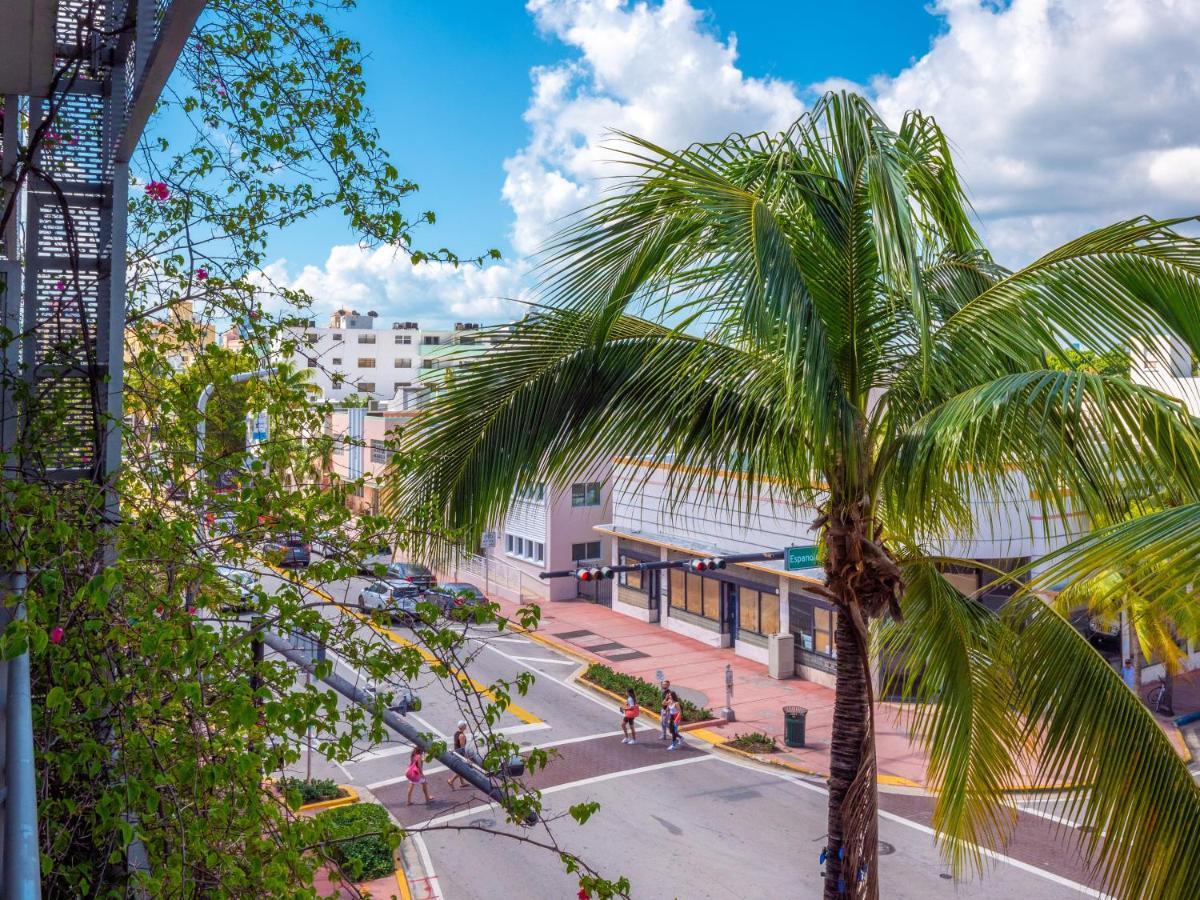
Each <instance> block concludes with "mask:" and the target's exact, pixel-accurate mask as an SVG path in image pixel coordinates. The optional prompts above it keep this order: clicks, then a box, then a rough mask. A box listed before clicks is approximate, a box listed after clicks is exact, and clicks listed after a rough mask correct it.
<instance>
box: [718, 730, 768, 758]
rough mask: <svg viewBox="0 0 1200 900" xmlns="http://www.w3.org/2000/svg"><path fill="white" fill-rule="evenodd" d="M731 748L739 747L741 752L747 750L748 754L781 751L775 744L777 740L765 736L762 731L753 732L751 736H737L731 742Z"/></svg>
mask: <svg viewBox="0 0 1200 900" xmlns="http://www.w3.org/2000/svg"><path fill="white" fill-rule="evenodd" d="M729 746H730V747H737V748H738V749H739V750H745V751H747V752H748V753H774V752H775V751H776V750H778V749H779V745H778V744H776V743H775V738H773V737H771V736H770V735H769V734H763V733H762V732H761V731H752V732H750V733H749V734H735V735H734V736H733V738H732V740H730V741H729Z"/></svg>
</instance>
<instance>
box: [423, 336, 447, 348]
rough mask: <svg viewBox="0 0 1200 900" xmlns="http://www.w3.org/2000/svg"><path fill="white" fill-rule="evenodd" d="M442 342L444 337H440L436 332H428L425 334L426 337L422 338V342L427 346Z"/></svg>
mask: <svg viewBox="0 0 1200 900" xmlns="http://www.w3.org/2000/svg"><path fill="white" fill-rule="evenodd" d="M441 342H442V339H441V338H440V337H438V336H437V335H436V334H427V335H425V337H423V338H421V343H422V344H424V345H425V346H426V347H434V346H437V345H438V344H440V343H441Z"/></svg>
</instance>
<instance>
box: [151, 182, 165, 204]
mask: <svg viewBox="0 0 1200 900" xmlns="http://www.w3.org/2000/svg"><path fill="white" fill-rule="evenodd" d="M146 196H147V197H149V198H150V199H151V200H157V201H158V202H159V203H161V202H162V201H164V200H166V199H167V198H168V197H170V196H171V189H170V188H168V187H167V185H166V182H163V181H151V182H150V183H149V184H148V185H146Z"/></svg>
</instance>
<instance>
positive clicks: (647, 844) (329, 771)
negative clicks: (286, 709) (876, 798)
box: [262, 573, 1101, 900]
mask: <svg viewBox="0 0 1200 900" xmlns="http://www.w3.org/2000/svg"><path fill="white" fill-rule="evenodd" d="M279 578H280V576H279V575H277V574H274V573H265V574H264V575H263V577H262V580H263V584H264V586H265V587H266V588H267V589H268V590H271V589H273V588H277V587H278V585H279ZM296 580H297V581H298V582H300V583H303V573H301V574H300V576H299V577H298V578H297V579H296ZM364 583H365V582H364V581H363V580H361V579H350V580H349V581H348V582H345V583H340V584H334V585H323V586H322V587H323V588H324V591H325V592H327V593H328V595H329V596H331V597H332V598H333V599H334V600H335V601H338V602H339V603H343V602H344V603H347V604H349V605H350V608H344V607H342V606H339V605H335V604H333V603H330V604H329V605H328V606H326V607H325V614H326V615H327V616H330V617H344V616H356V615H357V610H355V609H353V603H354V601H355V599H356V597H357V594H358V591H359V590H360V588H361V586H362V585H363V584H364ZM358 627H359V628H360V629H361V632H360V633H362V634H364V635H367V634H373V637H374V639H378V640H384V641H392V642H395V643H398V644H404V643H407V642H409V641H410V640H411V639H412V638H413V635H412V632H410V631H409V630H407V629H404V628H400V627H395V628H391V629H381V628H379V627H374V628H372V627H371V626H368V625H367V624H363V623H362V622H361V621H360V622H359V625H358ZM470 634H471V646H472V647H473V648H474V649H475V650H476V651H477V652H476V654H475V655H474V657H473V658H472V659H471V660H470V663H469V666H468V667H467V674H468V675H469V676H470V677H471V678H472V679H474V680H475V681H477V682H479V683H482V684H488V683H490V682H492V681H494V680H496V679H498V678H507V679H512V678H515V677H516V676H517V675H518V674H519V673H521V672H522V671H528V672H533V673H534V674H535V676H536V680H535V682H534V684H533V686H532V687H531V689H530V690H529V692H528V693H527V694H526V695H524V696H520V695H517V694H515V693H514V696H513V699H514V706H513V707H511V708H510V709H509V710H508V711H506V713H505V714H504V715H503V716H502V718H501V719H500V720H499V722H498V723H497V724H496V730H498V731H501V732H503V733H504V734H506V735H508V736H509V737H510V739H512V740H514V741H517V742H518V743H520V744H521V745H522V747H524V748H532V747H544V748H549V749H551V750H552V758H551V762H550V764H549V766H548V767H547V768H546V769H545V770H544V771H541V772H537V773H535V774H533V775H532V776H531V777H528V778H527V779H526V783H527V784H529V785H530V786H532V787H536V788H538V789H539V790H541V791H542V793H543V796H544V803H545V811H544V817H543V822H542V823H539V824H538V825H536V826H533V827H530V828H518V827H515V826H510V825H507V824H506V823H505V821H504V816H503V814H502V813H501V812H500V811H499V810H498V809H497V808H495V807H494V806H492V805H489V804H488V803H487V802H486V801H485V800H484V799H483V798H482V797H481V795H478V794H477V793H476V792H475V791H474V789H471V788H464V787H460V788H459V789H458V790H451V789H450V788H449V787H448V786H447V783H446V776H447V772H446V770H445V768H444V767H443V766H441V765H439V764H437V763H436V761H431V762H430V763H429V764H428V765H427V767H426V774H427V776H428V780H429V788H430V791H431V793H432V796H433V801H432V802H431V803H430V804H429V805H428V806H426V805H425V804H424V803H423V802H421V801H420V792H419V791H417V792H416V793H415V795H414V796H415V799H416V800H417V802H416V803H415V805H412V806H409V805H407V804H406V795H407V788H408V783H407V781H406V779H405V777H404V769H405V767H406V765H407V762H408V752H409V746H408V744H407V742H405V741H404V740H403V739H401V738H399V736H398V735H396V734H393V733H389V736H388V737H389V739H388V740H386V741H384V742H383V743H380V744H377V745H373V746H362V747H360V748H358V749H357V752H356V753H355V755H354V756H353V758H352V759H351V760H350V761H347V762H342V763H334V762H331V761H329V760H326V759H324V758H323V757H321V756H320V754H319V753H318V754H315V758H314V760H313V762H312V771H313V776H314V777H329V778H334V779H336V780H337V781H338V782H339V783H342V784H349V785H353V786H355V787H356V788H357V789H359V790H360V792H361V793H363V794H364V795H367V796H373V797H374V798H375V799H376V800H377V801H378V802H380V803H382V804H383V805H384V806H386V807H387V808H388V810H389V811H390V812H391V813H392V814H393V816H394V817H395V818H396V819H397V821H399V822H400V823H401V824H402V825H404V826H406V827H409V828H412V829H414V831H413V832H412V833H411V835H410V837H409V839H408V840H406V841H405V844H404V848H403V853H404V859H405V864H406V867H407V869H408V872H409V878H410V882H411V885H412V889H413V895H414V897H418V898H439V897H440V898H446V900H460V898H461V900H468V898H494V897H508V896H514V897H515V896H520V897H523V898H524V897H528V898H546V900H551V898H563V897H571V896H574V895H575V894H576V892H577V890H578V888H577V884H576V877H575V876H572V875H569V874H567V873H566V872H564V869H563V865H562V863H561V861H560V860H559V858H558V854H557V852H555V851H554V850H553V849H546V847H547V846H548V847H550V848H554V847H561V848H563V849H567V850H570V851H571V852H573V853H575V854H577V855H578V856H580V857H581V858H582V859H583V860H584V861H585V862H586V863H587V864H588V865H590V866H592V867H593V868H594V869H596V870H597V871H598V872H599V873H601V874H602V875H604V876H606V877H609V878H616V877H617V876H620V875H625V876H627V877H628V878H629V879H630V882H631V884H632V891H631V896H633V897H649V898H658V897H680V898H724V897H731V898H732V897H746V896H756V897H788V896H791V897H816V896H819V895H820V891H821V884H822V878H821V868H822V867H821V865H820V862H819V859H818V857H819V853H820V849H821V847H822V839H823V837H824V833H825V811H826V796H825V789H824V786H823V785H822V784H821V783H820V781H819V780H818V779H815V778H805V777H802V776H799V775H796V774H793V773H791V772H786V771H783V770H780V769H777V768H773V767H769V766H766V765H761V764H757V763H753V762H749V761H746V760H743V759H740V758H735V757H731V756H729V755H727V754H725V753H722V752H719V751H715V750H714V749H713V748H712V747H711V746H710V744H708V743H707V742H705V741H704V740H702V739H700V738H697V737H695V736H692V737H688V739H687V746H686V747H684V748H682V749H680V750H679V751H677V752H670V751H668V750H667V749H666V744H665V743H664V742H662V741H660V740H659V732H658V727H657V725H656V724H654V723H652V722H649V721H646V722H644V724H643V723H639V725H640V726H641V727H640V728H639V740H638V743H637V744H636V745H632V746H628V745H625V744H622V743H621V741H620V736H621V733H620V719H619V715H618V712H617V709H616V703H615V701H612V700H610V699H608V698H605V697H602V696H599V695H597V694H595V693H593V692H592V691H591V690H590V689H588V688H586V687H584V686H582V685H580V684H577V683H575V682H574V681H573V676H574V675H575V674H576V672H577V670H579V669H580V668H581V666H580V664H579V663H578V661H577V660H575V659H572V658H570V657H569V656H567V655H565V654H563V653H560V652H558V651H557V650H556V649H554V648H552V647H549V646H546V645H543V644H541V643H538V642H536V641H535V640H532V639H531V638H529V637H527V636H524V635H519V634H512V633H511V632H507V631H505V632H503V633H501V632H497V630H496V628H495V626H482V627H480V626H474V625H472V626H471V627H470ZM335 665H336V666H337V667H338V674H340V675H342V676H343V677H345V678H348V679H350V680H352V681H355V680H357V681H358V682H359V683H362V682H363V678H362V676H361V674H360V673H358V672H357V671H356V670H355V669H354V668H353V667H352V666H350V665H349V664H348V663H347V662H346V661H345V660H336V659H335ZM301 677H302V676H301ZM412 687H413V689H414V690H415V691H416V692H417V694H418V695H419V696H420V698H421V700H422V703H423V706H422V709H421V710H420V712H419V713H410V714H409V719H410V720H411V721H413V722H414V723H415V724H416V725H417V726H418V727H419V728H420V729H421V730H423V731H426V732H429V733H432V734H434V735H436V736H438V737H441V738H443V739H446V740H449V738H450V735H452V734H453V732H454V729H455V725H456V723H457V721H458V720H459V719H460V718H466V719H468V720H473V719H474V717H473V716H470V715H464V714H463V713H462V712H461V710H460V703H461V700H462V697H461V693H460V694H459V696H457V697H456V696H455V693H454V692H453V691H452V690H451V689H450V688H449V686H448V685H447V683H446V682H443V681H441V680H439V679H437V678H436V677H434V676H433V675H432V674H431V673H428V672H427V671H426V672H424V673H423V677H422V678H421V679H420V680H419V681H418V682H417V683H416V684H414V685H412ZM343 702H345V701H343ZM306 763H307V760H306V759H304V758H302V759H301V761H300V762H299V763H298V764H297V765H296V766H295V767H293V770H292V771H291V772H289V774H293V775H299V776H301V777H303V775H304V774H305V768H306ZM584 801H596V802H598V803H599V804H600V810H599V811H598V812H597V813H596V814H595V815H594V816H593V817H592V818H591V819H590V820H589V821H588V822H587V823H586V824H584V825H582V826H580V825H577V824H576V823H575V822H574V820H572V819H571V818H570V817H569V816H568V815H567V814H566V813H567V809H568V807H570V806H572V805H573V804H576V803H580V802H584ZM1047 804H1049V805H1047ZM880 806H881V810H882V812H881V823H880V839H881V844H882V851H883V853H882V856H881V861H880V867H881V879H882V883H883V885H884V891H883V895H884V896H887V897H897V898H930V897H956V896H962V895H969V896H971V897H973V898H975V897H978V898H1009V897H1038V898H1057V897H1064V898H1065V897H1078V896H1101V894H1100V893H1099V892H1098V891H1096V890H1095V887H1096V886H1097V885H1095V884H1094V883H1092V882H1090V881H1089V876H1088V872H1087V870H1086V867H1085V866H1084V865H1083V864H1082V863H1081V861H1080V860H1079V858H1078V854H1077V853H1076V852H1075V851H1074V850H1073V849H1072V848H1071V845H1070V843H1069V838H1068V837H1066V835H1067V834H1068V833H1070V831H1071V826H1070V824H1069V823H1068V822H1067V821H1066V819H1065V818H1064V817H1063V816H1061V815H1056V814H1055V811H1056V810H1058V809H1059V807H1058V806H1056V805H1055V803H1054V800H1053V798H1051V799H1050V800H1049V801H1048V800H1046V799H1043V798H1021V799H1014V809H1016V810H1019V811H1018V812H1017V813H1016V815H1017V816H1018V827H1017V831H1016V833H1015V835H1014V839H1013V841H1012V842H1011V843H1010V845H1009V847H1008V848H1007V852H1008V854H1010V855H1004V854H1001V853H995V852H991V851H988V852H987V854H986V855H987V861H988V868H987V872H986V874H985V876H984V877H983V879H982V880H968V881H963V882H956V881H954V880H953V879H952V878H951V877H950V875H949V874H948V872H947V869H946V866H945V864H944V863H943V862H942V860H941V858H940V856H939V853H938V851H937V848H936V847H935V845H934V841H933V837H932V831H931V830H930V828H929V827H928V823H929V820H930V812H931V809H932V801H931V799H930V798H929V797H928V796H926V795H924V794H923V793H922V792H920V791H917V790H913V789H890V790H888V791H886V792H884V791H881V794H880ZM485 829H486V830H485ZM418 832H419V834H418ZM536 844H541V845H544V846H537V845H536Z"/></svg>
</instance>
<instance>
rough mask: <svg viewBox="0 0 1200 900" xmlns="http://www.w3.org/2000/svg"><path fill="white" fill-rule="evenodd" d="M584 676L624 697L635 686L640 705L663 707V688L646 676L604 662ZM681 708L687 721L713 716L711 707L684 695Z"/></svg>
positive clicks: (594, 666)
mask: <svg viewBox="0 0 1200 900" xmlns="http://www.w3.org/2000/svg"><path fill="white" fill-rule="evenodd" d="M582 677H583V680H584V681H588V682H590V683H592V684H594V685H596V687H602V688H604V689H605V690H609V691H612V692H613V693H614V694H620V695H621V696H622V697H624V696H625V692H626V691H627V690H629V689H630V688H633V695H634V696H635V697H637V702H638V705H639V706H641V707H643V708H645V709H649V710H651V711H652V712H658V711H659V710H660V709H661V708H662V690H661V689H660V688H659V686H658V685H657V684H651V683H650V682H649V681H646V679H644V678H638V677H637V676H636V675H626V674H625V673H624V672H617V671H616V670H614V669H611V668H609V667H608V666H606V665H604V664H603V663H592V664H591V665H590V666H588V667H587V670H586V671H585V672H584V673H583V676H582ZM679 709H680V711H681V712H682V713H683V721H684V722H685V723H690V722H703V721H705V720H707V719H711V718H712V717H713V714H712V710H711V709H707V708H706V707H703V706H697V705H696V704H695V703H692V701H690V700H684V699H683V698H682V697H680V698H679Z"/></svg>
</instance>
